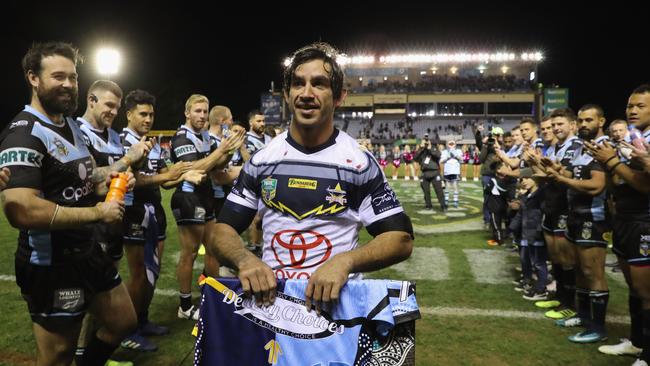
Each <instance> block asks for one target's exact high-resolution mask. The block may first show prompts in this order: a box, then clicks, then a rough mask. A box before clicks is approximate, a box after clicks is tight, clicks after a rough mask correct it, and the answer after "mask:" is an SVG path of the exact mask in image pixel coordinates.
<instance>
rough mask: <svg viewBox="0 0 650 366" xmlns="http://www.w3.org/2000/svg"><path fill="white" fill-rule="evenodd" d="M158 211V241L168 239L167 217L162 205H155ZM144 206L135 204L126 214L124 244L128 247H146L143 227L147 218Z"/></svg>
mask: <svg viewBox="0 0 650 366" xmlns="http://www.w3.org/2000/svg"><path fill="white" fill-rule="evenodd" d="M153 206H154V209H155V210H156V223H157V224H158V241H163V240H165V239H166V238H167V235H166V234H165V233H166V231H167V215H165V210H164V209H163V207H162V206H161V205H160V204H155V205H153ZM145 211H146V210H145V208H144V205H142V204H138V203H134V204H133V206H127V207H126V211H125V213H124V244H126V245H144V242H145V228H144V227H143V226H142V223H143V222H144V216H145Z"/></svg>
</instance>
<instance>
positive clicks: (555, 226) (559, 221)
mask: <svg viewBox="0 0 650 366" xmlns="http://www.w3.org/2000/svg"><path fill="white" fill-rule="evenodd" d="M567 216H568V215H567V214H566V213H565V214H554V213H545V214H544V219H543V220H542V230H544V232H545V233H547V234H554V235H562V236H563V235H564V233H565V232H566V225H567Z"/></svg>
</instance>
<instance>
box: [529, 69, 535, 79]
mask: <svg viewBox="0 0 650 366" xmlns="http://www.w3.org/2000/svg"><path fill="white" fill-rule="evenodd" d="M533 80H535V71H531V72H530V81H533Z"/></svg>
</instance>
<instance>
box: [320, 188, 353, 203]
mask: <svg viewBox="0 0 650 366" xmlns="http://www.w3.org/2000/svg"><path fill="white" fill-rule="evenodd" d="M327 193H329V196H327V197H325V200H326V201H327V203H330V204H335V203H338V204H339V205H341V206H345V204H346V203H347V202H348V200H347V199H346V198H345V195H346V192H345V191H344V190H343V189H341V184H340V183H337V184H336V187H334V189H332V188H330V187H327Z"/></svg>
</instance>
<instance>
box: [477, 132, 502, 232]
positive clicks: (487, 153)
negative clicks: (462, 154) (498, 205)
mask: <svg viewBox="0 0 650 366" xmlns="http://www.w3.org/2000/svg"><path fill="white" fill-rule="evenodd" d="M483 130H484V127H483V124H480V125H478V127H477V128H476V134H475V136H474V137H475V138H476V147H478V148H479V150H480V151H481V154H480V155H479V159H480V161H481V183H482V185H483V224H484V225H485V227H486V228H489V227H490V210H489V209H488V208H487V205H486V202H487V199H486V198H487V197H486V187H488V186H490V184H491V181H492V178H494V177H495V176H496V171H495V167H496V165H497V164H496V163H498V162H499V161H500V159H499V156H498V155H497V152H496V147H499V146H502V145H503V129H502V128H501V127H493V128H492V130H491V131H490V133H488V135H487V136H483ZM495 146H496V147H495Z"/></svg>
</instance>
